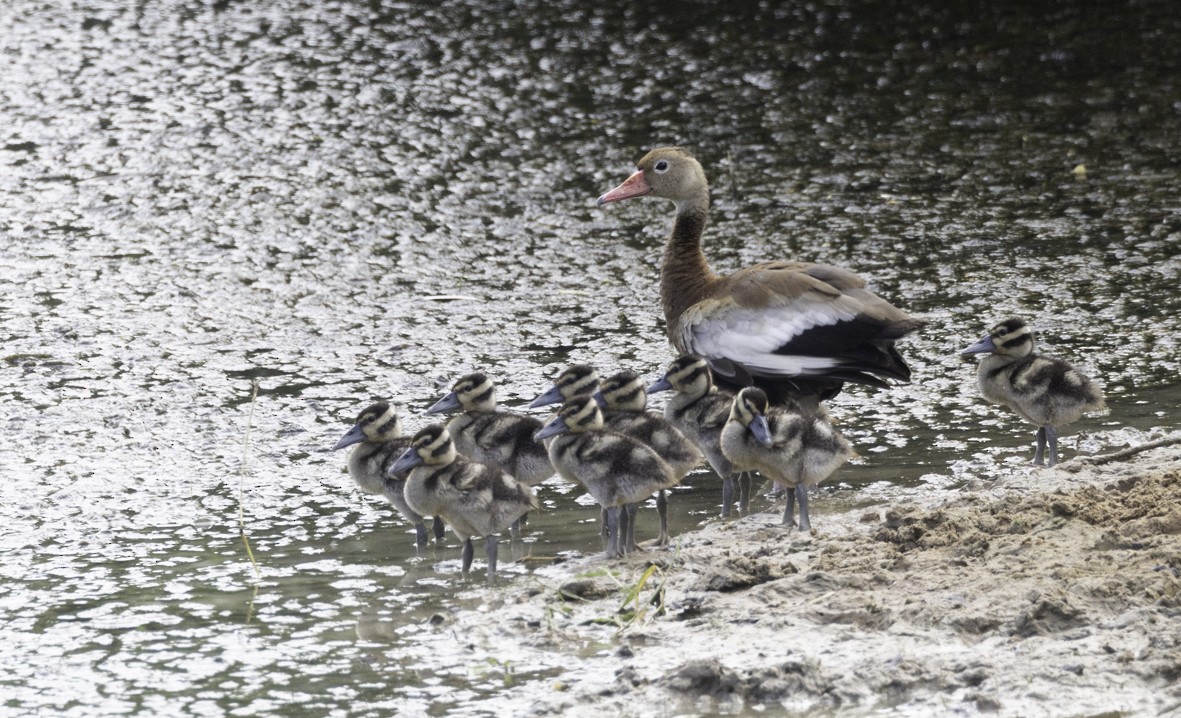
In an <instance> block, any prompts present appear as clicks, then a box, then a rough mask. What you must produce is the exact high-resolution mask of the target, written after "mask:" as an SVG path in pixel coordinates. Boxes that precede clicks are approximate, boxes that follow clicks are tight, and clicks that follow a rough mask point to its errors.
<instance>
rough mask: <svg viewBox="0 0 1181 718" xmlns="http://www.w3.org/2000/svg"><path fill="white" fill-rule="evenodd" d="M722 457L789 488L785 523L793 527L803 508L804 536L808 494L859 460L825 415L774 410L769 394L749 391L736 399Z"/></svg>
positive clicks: (807, 526)
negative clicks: (796, 508) (851, 461)
mask: <svg viewBox="0 0 1181 718" xmlns="http://www.w3.org/2000/svg"><path fill="white" fill-rule="evenodd" d="M721 444H722V453H724V454H725V455H726V457H727V458H729V459H730V461H731V462H732V463H733V466H734V468H735V469H736V470H742V471H758V472H759V473H761V474H763V476H766V477H767V478H769V479H772V480H774V481H777V482H779V483H781V484H783V485H785V486H786V487H787V508H786V509H784V511H783V523H784V525H785V526H791V525H792V523H794V522H793V521H792V513H793V512H794V504H795V503H797V502H798V503H799V505H800V531H808V530H810V529H811V528H812V523H811V521H810V520H809V518H808V489H809V488H810V487H812V486H815V485H816V484H818V483H820V482H821V481H824V480H825V479H827V478H828V477H829V476H830V475H831V474H832V472H834V471H836V470H837V468H838V467H840V466H841V465H842V464H844V463H845V462H846V461H848V460H849V459H851V458H852V457H853V456H854V455H855V454H854V453H853V447H852V446H850V445H849V442H848V440H846V439H845V437H844V436H842V435H841V433H840V432H838V431H837V430H836V429H834V428H833V426H832V424H831V423H830V422H829V421H828V419H827V417H826V416H825V414H824V412H823V410H819V411H800V410H798V409H789V408H787V407H784V406H771V405H770V404H769V402H768V400H767V394H766V393H765V392H764V391H763V390H762V389H759V388H757V387H747V388H745V389H742V390H741V391H739V392H738V394H736V395H735V396H734V401H733V403H732V404H731V409H730V416H729V418H728V419H727V421H726V426H725V428H724V429H722V436H721Z"/></svg>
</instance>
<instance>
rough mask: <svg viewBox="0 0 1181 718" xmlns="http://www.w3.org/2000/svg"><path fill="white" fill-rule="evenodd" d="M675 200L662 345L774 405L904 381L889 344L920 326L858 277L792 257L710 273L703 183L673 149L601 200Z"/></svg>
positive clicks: (663, 278) (663, 276)
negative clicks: (846, 387) (761, 392)
mask: <svg viewBox="0 0 1181 718" xmlns="http://www.w3.org/2000/svg"><path fill="white" fill-rule="evenodd" d="M648 194H650V195H652V196H654V197H663V198H665V199H669V200H672V201H673V202H674V203H675V204H676V219H675V220H674V222H673V229H672V234H671V235H670V236H669V238H668V242H667V244H666V245H665V250H664V259H663V260H662V263H661V268H660V297H661V305H662V307H663V309H664V317H665V322H666V328H667V332H668V337H669V341H670V342H671V344H672V346H673V348H675V349H676V351H677V353H679V354H695V355H698V356H701V357H703V358H705V359H706V360H707V361H708V362H709V364H710V367H711V368H712V369H713V370H714V372H715V379H716V381H717V382H718V383H719V384H724V385H725V386H727V387H735V388H741V387H742V386H746V385H750V384H752V383H753V384H755V385H757V386H761V387H763V388H764V389H765V390H766V391H767V392H769V395H770V396H771V398H772V400H773V401H774V402H775V403H780V402H781V401H784V400H786V397H789V396H794V397H796V398H797V399H798V400H800V401H811V402H818V401H820V400H823V399H827V398H831V397H832V396H834V395H835V394H836V393H837V392H839V391H840V390H841V387H842V385H843V384H844V382H857V383H861V384H868V385H870V386H876V387H885V386H887V383H886V381H885V380H886V379H894V380H898V381H909V380H910V368H909V367H908V366H907V365H906V362H905V360H903V358H902V356H901V355H900V354H899V353H898V351H897V349H895V347H894V343H895V342H896V341H897V340H898V339H901V338H902V337H904V336H905V335H907V334H909V333H910V332H912V331H914V330H916V329H918V328H919V327H920V326H921V325H922V324H923V322H922V321H921V320H919V319H916V318H914V317H912V316H910V315H909V314H907V313H906V312H904V311H902V310H901V309H898V308H896V307H894V306H892V305H891V304H890V303H889V302H887V301H886V300H884V299H882V298H881V297H878V296H877V295H875V294H873V293H872V292H870V291H869V290H867V289H866V288H865V281H864V280H863V279H861V278H860V277H858V276H857V275H856V274H853V273H852V272H850V271H848V270H846V269H840V268H837V267H831V266H827V265H823V264H810V263H807V262H795V261H774V262H766V263H763V264H756V265H754V266H752V267H747V268H745V269H741V270H739V271H737V272H734V273H732V274H729V275H724V276H719V275H717V274H715V273H714V272H713V270H712V269H710V267H709V263H708V261H707V260H706V257H705V253H704V252H703V251H702V249H701V236H702V232H703V230H704V229H705V225H706V222H707V221H708V219H709V183H708V182H707V181H706V178H705V171H704V170H703V169H702V167H701V164H700V163H699V162H698V161H697V160H696V159H695V158H694V157H693V156H692V155H691V154H689V152H687V151H685V150H684V149H682V148H679V147H661V148H657V149H654V150H652V151H651V152H649V153H648V154H646V155H644V157H643V158H641V159H640V161H639V163H638V168H637V171H636V172H635V173H634V174H632V175H631V176H630V177H628V178H627V180H625V181H624V182H623V184H621V185H619V186H618V187H616V188H615V189H613V190H611V191H610V192H607V193H606V194H604V195H603V196H601V197H599V199H598V204H599V206H603V205H605V204H608V203H610V202H618V201H620V200H624V199H628V198H631V197H640V196H643V195H648Z"/></svg>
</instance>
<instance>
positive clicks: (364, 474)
mask: <svg viewBox="0 0 1181 718" xmlns="http://www.w3.org/2000/svg"><path fill="white" fill-rule="evenodd" d="M354 444H357V445H358V446H357V448H355V449H353V450H352V452H350V453H349V476H352V477H353V481H355V482H356V483H357V486H359V487H360V488H361V490H362V491H364V492H365V493H367V494H373V495H377V494H381V495H382V496H384V497H385V498H386V500H388V501H389V502H390V503H391V504H393V505H394V508H395V509H397V510H398V513H400V514H401V515H402V516H403V517H404V518H405V519H406V520H407V521H409V522H410V523H412V524H414V533H415V537H416V541H415V543H416V544H417V545H418V546H420V547H421V546H425V545H426V543H427V530H426V525H425V524H424V522H423V518H422V516H419V515H418V514H417V513H416V512H415V511H414V510H413V509H411V508H410V506H409V505H408V504H407V503H406V498H405V496H404V495H403V489H404V487H405V486H406V480H405V479H404V478H401V477H394V476H390V475H388V473H387V470H388V469H389V467H390V464H392V463H393V462H394V460H395V459H397V458H398V456H399V455H400V454H401V453H402V452H403V451H405V450H406V447H408V446H409V445H410V437H408V436H402V421H401V419H400V418H399V417H398V414H397V412H396V411H394V408H393V407H392V406H390V404H389V403H388V402H385V401H379V402H377V403H376V404H373V405H371V406H368V407H366V408H365V410H364V411H362V412H361V414H360V415H359V416H358V417H357V422H356V423H355V424H354V425H353V428H351V429H349V430H348V433H346V434H345V435H344V436H343V437H341V439H340V441H338V442H336V446H334V447H332V450H333V451H337V450H339V449H343V448H345V447H346V446H353V445H354ZM433 528H434V532H435V538H436V540H442V538H443V531H444V529H443V520H442V519H441V518H439V517H438V516H436V517H435V520H434V526H433Z"/></svg>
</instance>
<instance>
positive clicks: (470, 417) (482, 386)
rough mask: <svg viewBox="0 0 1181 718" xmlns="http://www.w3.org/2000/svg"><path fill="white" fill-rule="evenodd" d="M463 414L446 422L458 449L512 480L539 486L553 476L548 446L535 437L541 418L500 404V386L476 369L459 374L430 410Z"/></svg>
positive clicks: (430, 412) (429, 411) (433, 412)
mask: <svg viewBox="0 0 1181 718" xmlns="http://www.w3.org/2000/svg"><path fill="white" fill-rule="evenodd" d="M459 408H462V409H463V413H462V414H459V415H457V416H455V417H454V418H452V419H451V421H449V422H447V431H448V432H450V434H451V437H452V440H453V441H454V442H455V448H456V449H457V450H458V451H459V453H461V454H463V455H464V456H466V457H468V458H470V459H474V460H476V461H479V462H482V463H485V464H490V465H492V466H495V467H498V468H499V469H501V470H502V471H505V472H507V473H508V474H510V475H511V476H512V477H513V478H514V479H516V480H517V481H520V482H521V483H523V484H527V485H529V486H536V485H537V484H539V483H541V482H542V481H544V480H545V479H548V478H549V477H551V476H553V475H554V467H553V465H552V464H550V460H549V455H547V454H546V451H545V448H544V447H541V446H538V445H537V443H536V442H534V441H533V435H534V434H536V433H537V430H538V429H540V428H541V423H542V422H541V421H540V420H539V419H536V418H534V417H532V416H526V415H525V414H517V413H514V412H511V411H503V410H500V409H498V408H497V407H496V386H495V385H494V384H493V383H492V380H491V379H489V378H488V377H487V376H486V375H484V374H482V373H480V372H476V373H474V374H468V375H467V376H465V377H462V378H460V379H459V380H458V381H456V382H455V384H454V386H452V387H451V393H449V394H447V396H444V397H443V398H442V399H440V400H439V401H437V402H435V404H434V406H432V407H431V408H429V409H427V410H426V413H427V414H438V413H441V412H444V411H451V410H453V409H459Z"/></svg>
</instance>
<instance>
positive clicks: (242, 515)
mask: <svg viewBox="0 0 1181 718" xmlns="http://www.w3.org/2000/svg"><path fill="white" fill-rule="evenodd" d="M257 403H258V378H257V377H256V378H254V379H252V380H251V381H250V415H249V417H248V418H247V419H246V438H245V440H244V441H243V442H242V443H243V446H242V465H241V467H239V469H238V533H239V535H241V537H242V545H243V546H245V547H246V557H247V558H249V559H250V565H251V566H252V567H254V577H255V578H256V579H260V578H262V572H261V571H260V570H259V568H258V561H257V560H255V558H254V551H253V550H252V549H251V548H250V537H249V536H247V535H246V501H245V496H246V487H245V484H246V468H247V464H248V462H249V460H250V429H251V427H252V426H253V425H254V405H255V404H257Z"/></svg>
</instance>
